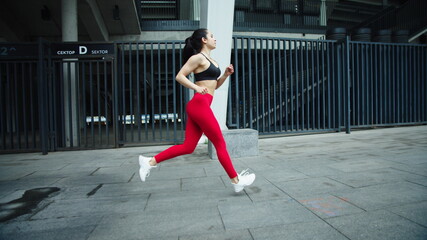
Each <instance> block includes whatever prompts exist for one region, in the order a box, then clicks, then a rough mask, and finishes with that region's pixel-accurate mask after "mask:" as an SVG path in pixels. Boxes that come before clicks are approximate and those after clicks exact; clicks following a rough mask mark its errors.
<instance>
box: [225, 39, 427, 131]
mask: <svg viewBox="0 0 427 240" xmlns="http://www.w3.org/2000/svg"><path fill="white" fill-rule="evenodd" d="M426 60H427V46H426V45H413V44H412V45H411V44H390V43H369V42H356V41H349V40H347V41H345V42H337V41H332V40H306V39H283V38H268V37H263V38H261V37H245V36H235V37H234V38H233V57H232V62H233V64H234V65H235V69H236V73H235V74H234V75H233V76H232V80H231V81H230V83H231V86H230V89H231V90H230V93H229V104H228V118H227V125H228V126H229V127H232V128H253V129H256V130H258V131H259V133H260V134H278V133H289V132H319V131H331V130H332V131H335V130H336V131H340V130H342V129H344V128H345V129H346V131H347V132H349V131H350V129H351V128H357V127H373V126H389V125H401V124H420V123H426V122H427V113H426V90H427V89H426V81H427V76H426V67H425V66H426Z"/></svg>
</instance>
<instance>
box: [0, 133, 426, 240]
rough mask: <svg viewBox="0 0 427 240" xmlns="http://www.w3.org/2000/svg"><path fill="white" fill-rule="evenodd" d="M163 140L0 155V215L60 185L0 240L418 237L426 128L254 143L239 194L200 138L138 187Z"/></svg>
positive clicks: (3, 229)
mask: <svg viewBox="0 0 427 240" xmlns="http://www.w3.org/2000/svg"><path fill="white" fill-rule="evenodd" d="M166 147H167V146H154V147H133V148H120V149H107V150H92V151H69V152H53V153H49V154H48V155H41V154H40V153H27V154H9V155H0V219H2V218H4V217H5V216H7V214H10V211H14V210H16V209H17V208H19V204H18V202H17V199H18V200H19V199H20V198H22V197H23V194H24V193H25V192H26V191H27V190H30V189H35V188H48V187H50V188H52V187H57V188H59V189H60V190H59V191H57V192H54V193H51V194H50V195H48V196H47V197H45V198H44V199H42V200H40V201H39V202H37V206H36V207H35V208H33V209H31V211H30V212H29V213H26V214H23V215H21V216H18V217H16V218H14V219H11V220H8V221H3V222H0V239H89V240H94V239H148V240H151V239H156V240H157V239H167V240H169V239H174V240H178V239H180V240H184V239H185V240H190V239H192V240H194V239H219V240H225V239H245V240H246V239H250V240H252V239H254V240H258V239H291V240H294V239H301V240H302V239H304V240H306V239H316V240H317V239H320V240H322V239H325V240H331V239H351V240H359V239H381V240H383V239H387V240H389V239H406V240H412V239H423V240H425V239H427V126H413V127H399V128H381V129H373V130H363V131H353V132H352V133H351V134H345V133H327V134H316V135H304V136H287V137H280V138H265V139H260V140H259V152H260V155H259V156H257V157H245V158H239V159H234V160H233V161H234V164H235V167H236V169H237V170H238V171H241V170H243V169H246V168H250V169H251V171H253V172H255V173H256V174H257V179H256V181H255V183H254V184H253V186H251V187H248V188H247V189H246V190H245V191H244V192H242V193H239V194H236V193H234V192H233V189H232V187H231V185H230V183H229V180H228V179H227V176H226V174H225V172H224V170H223V169H222V168H221V166H220V164H219V163H218V161H217V160H210V159H209V157H208V153H207V145H205V144H203V145H199V146H198V148H197V150H196V151H195V153H193V154H192V155H188V156H181V157H178V158H176V159H172V160H169V161H167V162H164V163H162V164H160V165H159V167H158V168H156V169H155V170H154V171H152V173H151V176H150V177H149V178H148V179H147V182H145V183H142V182H140V180H139V176H138V163H137V156H138V155H139V154H144V155H153V154H155V153H158V152H159V151H161V150H163V149H165V148H166ZM14 200H15V201H14Z"/></svg>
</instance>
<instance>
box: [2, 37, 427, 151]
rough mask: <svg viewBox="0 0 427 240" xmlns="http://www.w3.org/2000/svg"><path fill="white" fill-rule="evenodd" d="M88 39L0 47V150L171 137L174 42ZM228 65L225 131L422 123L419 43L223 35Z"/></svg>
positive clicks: (181, 126) (177, 133) (179, 93)
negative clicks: (228, 38) (229, 44)
mask: <svg viewBox="0 0 427 240" xmlns="http://www.w3.org/2000/svg"><path fill="white" fill-rule="evenodd" d="M89 45H90V44H89ZM89 45H88V44H84V43H74V44H68V45H67V44H65V45H64V44H63V43H61V44H56V43H48V42H43V41H40V42H39V43H38V44H3V45H2V46H0V50H1V52H0V53H1V55H0V101H1V105H0V152H2V153H5V152H17V151H42V152H43V153H47V152H48V151H55V150H61V149H82V148H83V149H84V148H88V149H94V148H111V147H119V146H122V145H132V144H138V145H141V144H159V143H179V142H181V141H182V140H183V138H184V130H185V104H186V102H187V101H188V99H189V91H187V90H186V89H185V88H184V87H182V86H181V85H179V84H177V83H176V81H174V76H175V74H176V72H177V71H178V70H179V68H180V66H181V65H182V62H181V59H182V48H183V42H182V41H169V42H116V43H108V44H101V45H99V46H98V45H96V44H94V46H91V47H90V46H89ZM70 46H71V47H70ZM96 47H98V48H96ZM88 48H92V49H88ZM79 51H80V54H79V53H77V52H79ZM87 52H91V53H92V54H88V55H86V53H87ZM231 62H232V63H233V64H234V66H235V70H236V71H235V74H233V75H232V76H231V81H230V91H229V100H228V114H227V115H228V116H227V125H228V126H229V128H253V129H256V130H258V131H259V133H260V134H261V135H269V134H287V133H301V132H322V131H341V130H343V129H345V130H346V131H347V132H350V130H351V129H352V128H360V127H374V126H396V125H402V124H425V123H426V122H427V112H426V111H427V109H426V108H427V106H426V101H427V99H426V91H427V86H426V80H427V72H426V71H427V68H426V62H427V46H426V45H414V44H390V43H371V42H356V41H349V40H347V41H341V42H337V41H335V40H306V39H287V38H269V37H244V36H235V37H233V49H232V59H231Z"/></svg>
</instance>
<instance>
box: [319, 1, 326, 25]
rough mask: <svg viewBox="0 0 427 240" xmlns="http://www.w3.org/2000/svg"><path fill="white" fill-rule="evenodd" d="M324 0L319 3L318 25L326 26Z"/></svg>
mask: <svg viewBox="0 0 427 240" xmlns="http://www.w3.org/2000/svg"><path fill="white" fill-rule="evenodd" d="M326 21H327V20H326V0H322V2H321V3H320V24H319V25H320V26H326Z"/></svg>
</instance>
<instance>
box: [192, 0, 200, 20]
mask: <svg viewBox="0 0 427 240" xmlns="http://www.w3.org/2000/svg"><path fill="white" fill-rule="evenodd" d="M191 9H192V10H193V11H191V20H194V21H200V0H191Z"/></svg>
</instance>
